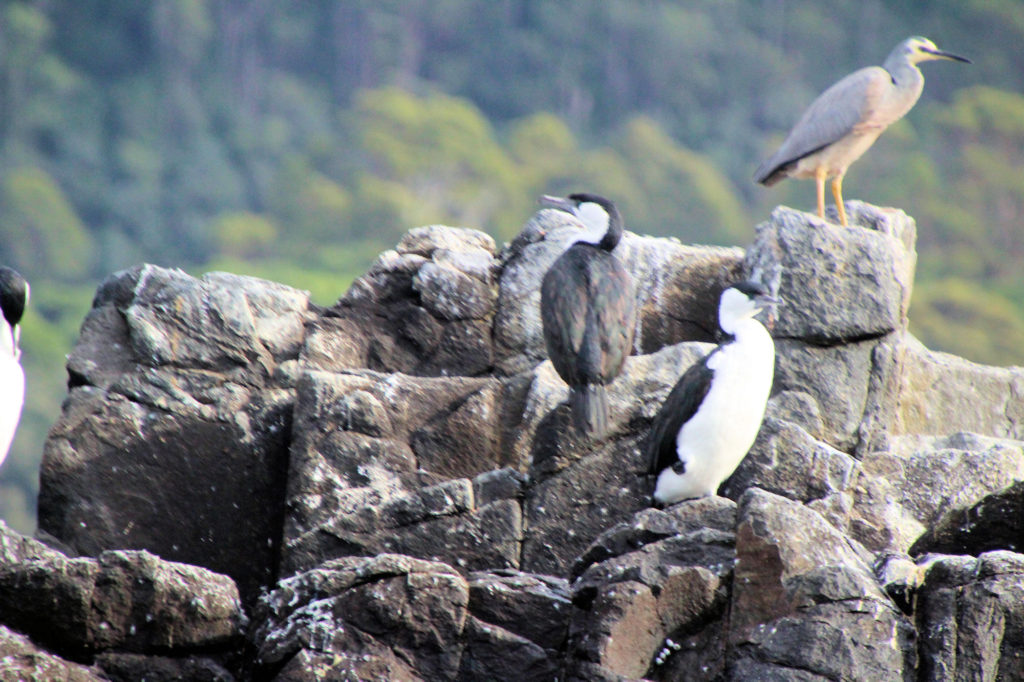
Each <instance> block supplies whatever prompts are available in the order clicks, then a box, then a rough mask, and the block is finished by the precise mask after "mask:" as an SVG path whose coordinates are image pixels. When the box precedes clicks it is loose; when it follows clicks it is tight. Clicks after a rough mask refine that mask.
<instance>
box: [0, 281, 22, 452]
mask: <svg viewBox="0 0 1024 682" xmlns="http://www.w3.org/2000/svg"><path fill="white" fill-rule="evenodd" d="M28 297H29V286H28V282H26V281H25V278H24V277H22V276H21V275H20V274H18V273H17V272H16V271H14V270H12V269H11V268H8V267H0V309H2V311H3V315H2V316H0V464H2V463H3V461H4V459H6V458H7V451H8V450H9V449H10V447H11V441H12V440H14V432H15V430H16V429H17V428H18V420H19V419H20V418H21V407H22V404H23V403H24V402H25V373H24V372H23V371H22V369H21V362H20V360H21V349H20V348H19V346H18V343H19V340H20V337H21V327H20V326H19V325H20V323H21V317H22V315H23V314H24V312H25V306H26V305H27V304H28Z"/></svg>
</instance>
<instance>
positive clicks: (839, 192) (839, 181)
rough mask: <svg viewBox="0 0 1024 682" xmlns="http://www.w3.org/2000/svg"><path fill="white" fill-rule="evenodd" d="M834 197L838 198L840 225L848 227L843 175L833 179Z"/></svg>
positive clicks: (837, 208)
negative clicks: (844, 202)
mask: <svg viewBox="0 0 1024 682" xmlns="http://www.w3.org/2000/svg"><path fill="white" fill-rule="evenodd" d="M832 196H834V197H835V198H836V210H837V211H839V224H840V225H842V226H843V227H846V226H847V225H846V206H845V205H844V204H843V174H842V173H840V174H839V175H837V176H836V177H834V178H832Z"/></svg>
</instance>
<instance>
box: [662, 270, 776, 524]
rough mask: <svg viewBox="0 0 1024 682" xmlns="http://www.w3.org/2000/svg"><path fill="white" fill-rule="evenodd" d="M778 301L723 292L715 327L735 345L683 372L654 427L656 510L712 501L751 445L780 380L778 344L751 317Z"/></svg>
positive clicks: (752, 292)
mask: <svg viewBox="0 0 1024 682" xmlns="http://www.w3.org/2000/svg"><path fill="white" fill-rule="evenodd" d="M777 302H778V300H777V299H775V298H772V297H771V296H770V295H769V293H768V290H767V289H766V288H765V287H764V286H762V285H761V284H759V283H757V282H750V281H747V282H740V283H738V284H734V285H732V286H730V287H729V288H727V289H726V290H725V291H723V292H722V297H721V300H720V303H719V306H718V323H719V325H720V326H721V327H722V330H723V331H724V332H725V333H726V334H728V335H729V336H730V337H731V338H730V339H729V340H728V341H726V342H725V343H723V344H721V345H720V346H718V348H715V349H714V350H713V351H711V352H710V353H709V354H708V355H706V356H705V357H704V358H703V359H702V360H700V361H699V362H697V363H695V364H694V365H692V366H691V367H690V368H689V369H688V370H686V372H685V373H684V374H683V376H682V377H681V378H680V379H679V381H678V383H676V385H675V387H674V388H673V389H672V391H671V392H670V393H669V394H668V398H666V399H665V403H664V404H663V405H662V406H661V410H660V411H659V412H658V415H657V416H656V417H655V418H654V423H653V424H652V427H651V434H650V438H649V440H648V443H647V456H648V473H650V474H651V475H652V476H655V477H656V483H655V487H654V495H653V497H654V502H655V503H657V504H661V505H667V504H672V503H674V502H678V501H680V500H685V499H688V498H691V497H703V496H706V495H714V494H715V492H716V491H717V490H718V486H719V485H721V483H722V481H724V480H725V479H726V478H728V477H729V475H730V474H732V472H733V471H734V470H735V469H736V467H737V466H739V463H740V462H741V461H742V460H743V458H744V457H745V456H746V454H747V451H748V450H749V449H750V446H751V445H753V443H754V439H755V438H756V437H757V432H758V430H759V429H760V428H761V420H762V419H763V418H764V411H765V406H766V404H767V402H768V395H769V393H770V392H771V388H772V378H773V377H774V374H775V344H774V343H773V342H772V337H771V335H769V334H768V330H767V329H765V328H764V326H763V325H762V324H761V323H760V322H758V321H757V320H756V319H754V316H755V315H756V314H757V313H758V312H759V311H760V310H761V309H762V306H764V305H765V304H767V303H777Z"/></svg>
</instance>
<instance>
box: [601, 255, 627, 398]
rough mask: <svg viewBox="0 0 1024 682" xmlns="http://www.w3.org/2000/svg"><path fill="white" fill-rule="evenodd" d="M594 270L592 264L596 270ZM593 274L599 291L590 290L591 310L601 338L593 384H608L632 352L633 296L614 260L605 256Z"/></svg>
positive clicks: (624, 272) (613, 257)
mask: <svg viewBox="0 0 1024 682" xmlns="http://www.w3.org/2000/svg"><path fill="white" fill-rule="evenodd" d="M596 269H597V266H596V264H595V270H596ZM600 270H601V271H600V272H599V273H598V272H595V273H594V274H595V275H599V276H600V277H601V278H602V282H601V286H600V287H592V291H593V292H594V293H593V302H592V306H593V307H592V310H593V313H594V314H595V315H596V316H597V329H598V330H599V334H600V337H601V338H600V339H599V343H600V349H601V353H600V363H599V366H598V367H596V368H594V369H595V374H596V375H597V376H596V377H595V380H597V381H599V382H600V383H602V384H609V383H611V382H612V381H613V380H614V379H615V377H617V376H619V373H620V372H622V365H623V364H624V363H625V361H626V358H627V357H629V354H630V353H631V352H632V351H633V334H634V333H635V332H636V295H635V294H634V292H633V278H632V277H630V275H629V273H628V272H627V271H626V268H624V267H623V266H622V263H620V262H619V260H618V259H617V258H615V256H613V255H611V254H608V257H607V258H606V259H605V260H604V262H603V263H602V265H601V266H600Z"/></svg>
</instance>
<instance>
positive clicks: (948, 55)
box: [921, 47, 971, 64]
mask: <svg viewBox="0 0 1024 682" xmlns="http://www.w3.org/2000/svg"><path fill="white" fill-rule="evenodd" d="M921 51H922V52H927V53H928V54H930V55H931V56H932V58H933V59H949V60H951V61H954V62H963V63H965V64H970V63H971V60H970V59H968V58H967V57H961V56H960V55H958V54H953V53H952V52H944V51H942V50H931V49H929V48H927V47H922V48H921Z"/></svg>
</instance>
